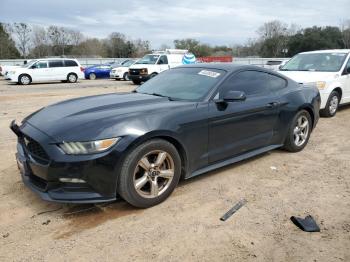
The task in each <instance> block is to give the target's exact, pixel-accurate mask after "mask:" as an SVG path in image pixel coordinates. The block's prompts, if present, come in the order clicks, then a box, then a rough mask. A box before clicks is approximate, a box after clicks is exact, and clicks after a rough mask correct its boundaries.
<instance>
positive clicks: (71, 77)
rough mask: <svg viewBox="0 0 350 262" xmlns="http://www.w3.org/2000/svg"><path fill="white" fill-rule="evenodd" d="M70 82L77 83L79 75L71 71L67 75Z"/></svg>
mask: <svg viewBox="0 0 350 262" xmlns="http://www.w3.org/2000/svg"><path fill="white" fill-rule="evenodd" d="M67 81H68V83H76V82H77V81H78V76H77V75H76V74H74V73H70V74H68V76H67Z"/></svg>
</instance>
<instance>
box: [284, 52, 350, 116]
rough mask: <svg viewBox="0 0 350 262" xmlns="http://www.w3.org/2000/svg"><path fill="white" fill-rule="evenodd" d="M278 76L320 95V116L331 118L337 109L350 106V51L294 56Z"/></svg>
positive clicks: (309, 53)
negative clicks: (288, 78)
mask: <svg viewBox="0 0 350 262" xmlns="http://www.w3.org/2000/svg"><path fill="white" fill-rule="evenodd" d="M278 72H279V73H281V74H283V75H285V76H287V77H290V78H291V79H293V80H295V81H297V82H298V83H300V84H303V85H315V86H317V88H318V90H319V91H320V94H321V107H320V108H321V111H320V113H321V115H322V116H325V117H332V116H334V115H335V114H336V113H337V110H338V106H339V105H341V104H346V103H350V49H336V50H322V51H312V52H304V53H299V54H297V55H295V56H294V57H293V58H291V59H290V60H289V61H288V62H287V63H286V64H285V65H284V66H282V67H281V68H280V70H279V71H278Z"/></svg>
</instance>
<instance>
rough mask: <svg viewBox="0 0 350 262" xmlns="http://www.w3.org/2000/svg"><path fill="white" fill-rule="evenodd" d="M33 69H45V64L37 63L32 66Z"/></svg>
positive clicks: (44, 62) (42, 62)
mask: <svg viewBox="0 0 350 262" xmlns="http://www.w3.org/2000/svg"><path fill="white" fill-rule="evenodd" d="M33 68H47V62H46V61H39V62H37V63H36V64H35V65H34V66H33Z"/></svg>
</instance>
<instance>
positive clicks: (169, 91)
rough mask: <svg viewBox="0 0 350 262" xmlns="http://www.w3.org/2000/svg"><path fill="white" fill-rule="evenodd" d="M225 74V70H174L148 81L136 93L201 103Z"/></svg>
mask: <svg viewBox="0 0 350 262" xmlns="http://www.w3.org/2000/svg"><path fill="white" fill-rule="evenodd" d="M225 74H226V72H225V71H223V70H219V69H211V68H208V69H205V68H174V69H170V70H167V71H164V72H163V73H161V74H159V75H157V76H156V77H154V78H152V79H150V80H148V81H147V82H146V83H144V84H143V85H141V86H140V87H139V88H137V89H136V92H137V93H144V94H150V95H158V96H164V97H168V98H169V99H173V100H188V101H199V100H202V99H203V98H204V97H205V96H206V95H207V94H208V93H209V91H210V90H211V89H212V88H213V87H214V86H215V85H216V84H217V83H218V82H219V81H220V79H222V78H223V76H224V75H225Z"/></svg>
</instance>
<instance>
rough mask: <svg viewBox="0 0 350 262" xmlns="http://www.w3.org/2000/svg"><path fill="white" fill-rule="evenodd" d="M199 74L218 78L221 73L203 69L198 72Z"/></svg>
mask: <svg viewBox="0 0 350 262" xmlns="http://www.w3.org/2000/svg"><path fill="white" fill-rule="evenodd" d="M198 75H203V76H209V77H212V78H217V77H218V76H219V75H220V73H217V72H214V71H209V70H202V71H200V72H199V73H198Z"/></svg>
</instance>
